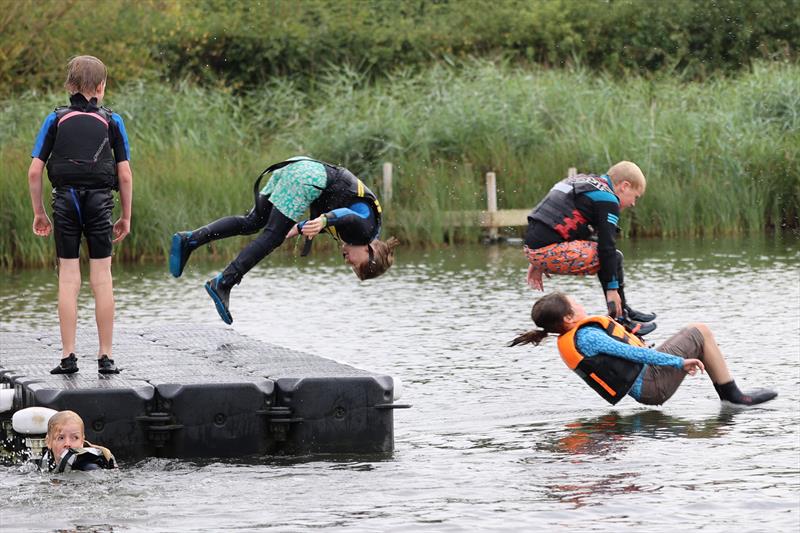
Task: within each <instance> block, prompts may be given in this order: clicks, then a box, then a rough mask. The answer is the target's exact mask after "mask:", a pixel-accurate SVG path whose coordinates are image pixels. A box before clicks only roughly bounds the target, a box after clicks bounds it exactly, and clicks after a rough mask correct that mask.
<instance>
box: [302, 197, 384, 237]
mask: <svg viewBox="0 0 800 533" xmlns="http://www.w3.org/2000/svg"><path fill="white" fill-rule="evenodd" d="M324 215H325V219H326V226H325V229H326V230H327V231H328V232H329V233H330V234H331V235H333V236H334V237H336V238H337V239H339V240H341V241H343V242H346V243H347V244H357V245H363V244H369V243H371V242H372V241H373V240H375V239H377V238H378V235H379V234H380V229H381V227H380V222H379V221H378V220H377V217H376V215H375V212H374V211H373V210H372V209H370V206H369V204H367V203H366V202H356V203H354V204H352V205H350V206H349V207H339V208H337V209H334V210H332V211H328V212H327V213H324ZM306 222H308V220H303V221H301V222H298V223H297V227H298V229H300V230H302V229H303V226H305V224H306Z"/></svg>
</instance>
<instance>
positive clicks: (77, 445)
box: [39, 411, 117, 473]
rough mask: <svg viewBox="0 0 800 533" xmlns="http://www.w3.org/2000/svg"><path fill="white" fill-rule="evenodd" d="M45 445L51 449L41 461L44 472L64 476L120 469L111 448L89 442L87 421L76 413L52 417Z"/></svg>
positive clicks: (66, 412)
mask: <svg viewBox="0 0 800 533" xmlns="http://www.w3.org/2000/svg"><path fill="white" fill-rule="evenodd" d="M45 444H46V446H47V448H46V449H45V451H44V454H43V455H42V458H41V460H40V461H39V469H40V470H47V471H50V472H59V473H60V472H69V471H70V470H99V469H101V468H105V469H110V468H116V467H117V463H116V460H115V459H114V455H113V454H112V453H111V451H110V450H109V449H108V448H104V447H103V446H97V445H94V444H92V443H90V442H88V441H87V440H85V437H84V434H83V419H81V417H80V416H79V415H78V414H77V413H75V412H74V411H60V412H58V413H56V414H54V415H53V416H52V417H50V420H49V421H48V423H47V437H45Z"/></svg>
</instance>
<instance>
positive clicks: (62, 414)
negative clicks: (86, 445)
mask: <svg viewBox="0 0 800 533" xmlns="http://www.w3.org/2000/svg"><path fill="white" fill-rule="evenodd" d="M69 422H77V424H78V425H79V426H80V427H81V436H84V427H83V419H82V418H81V417H80V415H79V414H78V413H76V412H75V411H59V412H57V413H56V414H54V415H53V416H51V417H50V420H48V421H47V437H46V441H47V443H48V445H49V443H50V442H51V441H52V440H53V438H55V436H56V433H57V432H58V430H59V429H60V428H62V427H64V426H65V425H66V424H68V423H69Z"/></svg>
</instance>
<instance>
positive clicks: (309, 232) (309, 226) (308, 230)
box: [303, 215, 326, 239]
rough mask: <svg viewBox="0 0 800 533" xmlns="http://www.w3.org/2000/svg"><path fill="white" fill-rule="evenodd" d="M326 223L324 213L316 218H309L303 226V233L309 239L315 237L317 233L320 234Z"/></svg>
mask: <svg viewBox="0 0 800 533" xmlns="http://www.w3.org/2000/svg"><path fill="white" fill-rule="evenodd" d="M325 223H326V220H325V217H324V215H320V216H318V217H317V218H315V219H314V220H309V221H308V222H306V223H305V225H304V226H303V235H305V236H306V237H308V238H309V239H313V238H314V236H315V235H317V234H319V232H320V231H322V230H323V229H324V228H325Z"/></svg>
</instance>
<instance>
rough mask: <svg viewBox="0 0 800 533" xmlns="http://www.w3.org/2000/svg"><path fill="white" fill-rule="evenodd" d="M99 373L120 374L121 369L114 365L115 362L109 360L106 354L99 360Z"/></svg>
mask: <svg viewBox="0 0 800 533" xmlns="http://www.w3.org/2000/svg"><path fill="white" fill-rule="evenodd" d="M97 371H98V372H99V373H101V374H119V368H117V365H115V364H114V360H113V359H109V358H108V356H107V355H106V354H103V357H101V358H100V359H98V360H97Z"/></svg>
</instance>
